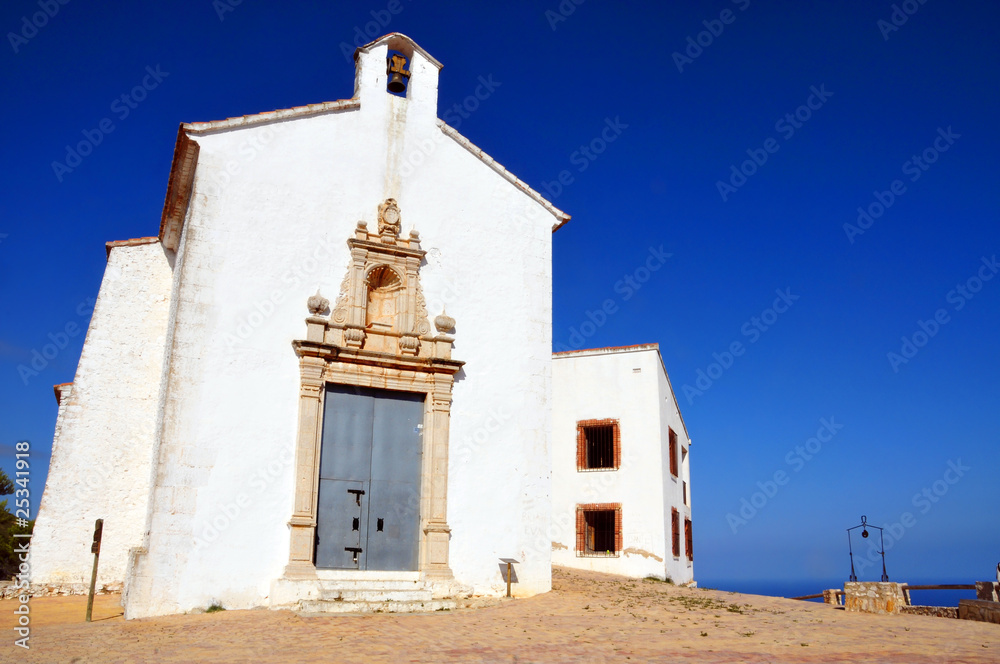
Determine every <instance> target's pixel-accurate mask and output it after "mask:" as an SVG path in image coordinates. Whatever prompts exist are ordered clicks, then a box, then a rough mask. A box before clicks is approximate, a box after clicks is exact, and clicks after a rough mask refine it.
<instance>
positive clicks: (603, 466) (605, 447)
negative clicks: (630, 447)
mask: <svg viewBox="0 0 1000 664" xmlns="http://www.w3.org/2000/svg"><path fill="white" fill-rule="evenodd" d="M621 465H622V434H621V428H620V427H619V426H618V420H614V419H604V420H580V421H578V422H577V423H576V469H577V470H578V471H590V470H618V469H619V468H620V467H621Z"/></svg>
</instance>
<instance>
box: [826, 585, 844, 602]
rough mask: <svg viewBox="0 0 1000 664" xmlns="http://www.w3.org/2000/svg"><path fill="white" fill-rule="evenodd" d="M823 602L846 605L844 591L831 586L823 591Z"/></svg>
mask: <svg viewBox="0 0 1000 664" xmlns="http://www.w3.org/2000/svg"><path fill="white" fill-rule="evenodd" d="M823 602H824V603H826V604H833V605H834V606H843V605H844V591H842V590H840V589H839V588H830V589H829V590H824V591H823Z"/></svg>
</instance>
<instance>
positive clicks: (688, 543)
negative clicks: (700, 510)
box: [684, 518, 694, 560]
mask: <svg viewBox="0 0 1000 664" xmlns="http://www.w3.org/2000/svg"><path fill="white" fill-rule="evenodd" d="M684 548H685V549H686V550H687V557H688V560H694V534H693V533H692V532H691V519H687V518H686V519H684Z"/></svg>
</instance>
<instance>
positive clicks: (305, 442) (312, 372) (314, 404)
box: [285, 356, 326, 578]
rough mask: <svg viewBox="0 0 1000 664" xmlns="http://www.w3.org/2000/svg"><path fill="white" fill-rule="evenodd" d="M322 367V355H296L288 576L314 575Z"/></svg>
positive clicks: (302, 576)
mask: <svg viewBox="0 0 1000 664" xmlns="http://www.w3.org/2000/svg"><path fill="white" fill-rule="evenodd" d="M325 367H326V362H325V361H324V360H323V359H321V358H318V357H308V356H307V357H301V358H299V370H300V372H301V377H302V383H301V386H300V389H299V437H298V441H297V444H296V448H295V511H294V512H293V513H292V519H291V521H289V522H288V525H289V526H291V549H290V551H289V560H288V566H287V567H286V568H285V576H286V577H289V578H296V577H297V578H312V577H315V576H316V566H315V564H314V563H313V547H314V542H315V537H316V488H317V486H318V484H319V480H318V477H317V474H318V473H319V453H320V443H321V440H320V427H321V426H322V421H323V417H322V415H323V413H322V411H321V407H322V397H323V385H324V380H323V370H324V369H325Z"/></svg>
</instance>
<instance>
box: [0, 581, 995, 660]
mask: <svg viewBox="0 0 1000 664" xmlns="http://www.w3.org/2000/svg"><path fill="white" fill-rule="evenodd" d="M553 577H554V578H553V585H554V590H553V592H551V593H548V594H546V595H542V596H538V597H533V598H531V599H520V600H509V601H505V602H504V603H502V604H501V605H499V606H493V607H489V608H482V609H467V610H460V611H452V612H439V613H434V614H422V615H389V614H377V615H365V616H334V617H319V618H316V617H309V618H306V617H301V616H298V615H296V614H294V613H291V612H286V611H224V612H218V613H211V614H201V615H184V616H168V617H165V618H150V619H144V620H134V621H129V622H125V621H124V620H123V619H122V617H121V608H120V607H119V606H118V603H117V602H118V597H117V596H114V595H112V596H102V597H99V598H98V603H97V605H96V608H95V611H94V618H95V622H93V623H90V624H87V623H84V622H83V615H84V612H85V608H86V598H82V597H51V598H50V597H45V598H38V599H35V600H32V601H31V615H32V623H31V628H32V633H31V640H30V644H31V649H30V650H23V649H21V648H18V647H16V646H14V645H13V639H14V638H15V636H14V633H13V631H12V629H11V628H12V627H13V626H14V621H13V620H12V618H13V613H12V611H13V609H14V608H15V606H16V605H15V604H14V603H13V602H12V601H10V600H7V601H3V602H0V633H2V634H3V635H4V636H3V639H4V642H3V643H0V661H2V662H80V663H83V662H101V663H105V662H198V661H211V662H365V663H369V662H372V663H375V662H391V663H392V664H403V663H404V662H483V663H486V662H489V663H493V662H509V663H514V662H517V663H519V664H527V663H529V662H588V663H591V662H593V663H598V662H626V661H633V662H688V661H690V662H705V663H712V662H741V663H742V662H747V663H763V662H824V663H826V662H852V664H853V663H855V662H900V663H904V662H905V663H906V664H922V663H925V662H942V663H944V662H947V663H949V664H952V663H957V662H976V663H980V662H982V663H984V664H985V663H987V662H988V663H990V664H997V663H998V662H1000V625H990V624H985V623H975V622H970V621H964V620H949V619H946V618H928V617H923V616H873V615H861V614H849V613H845V612H843V611H839V610H836V609H834V608H832V607H827V606H824V605H822V604H813V603H807V602H798V601H794V600H785V599H777V598H771V597H759V596H755V595H738V594H732V593H728V592H722V591H714V590H701V589H687V588H676V587H674V586H670V585H667V584H664V583H660V582H653V581H635V580H628V579H623V578H621V577H615V576H609V575H603V574H595V573H588V572H577V571H569V570H565V569H558V568H557V569H556V571H555V572H554V575H553Z"/></svg>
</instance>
